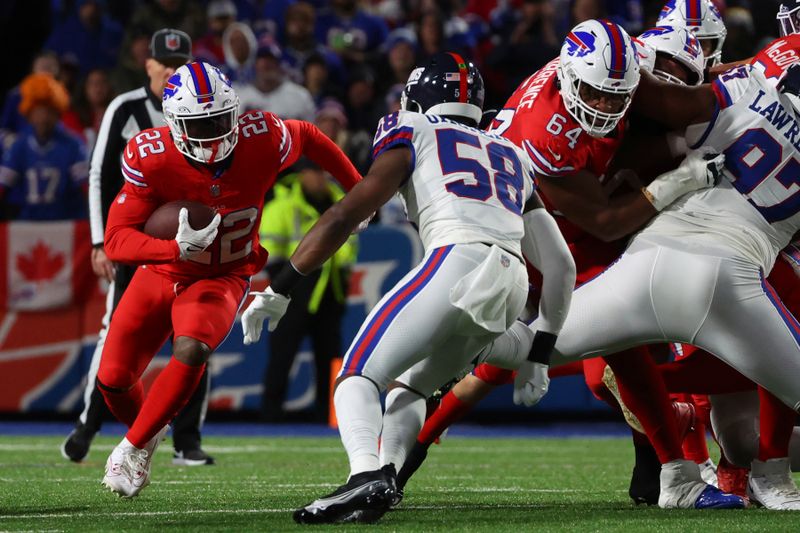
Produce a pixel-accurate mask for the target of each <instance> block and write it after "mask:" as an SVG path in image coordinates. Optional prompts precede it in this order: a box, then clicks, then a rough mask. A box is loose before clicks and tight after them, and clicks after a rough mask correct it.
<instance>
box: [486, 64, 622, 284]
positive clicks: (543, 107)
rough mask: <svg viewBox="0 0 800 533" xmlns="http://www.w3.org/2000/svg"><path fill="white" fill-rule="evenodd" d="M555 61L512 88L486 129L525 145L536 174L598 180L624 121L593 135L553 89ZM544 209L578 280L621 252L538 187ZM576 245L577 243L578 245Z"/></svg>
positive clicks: (617, 142)
mask: <svg viewBox="0 0 800 533" xmlns="http://www.w3.org/2000/svg"><path fill="white" fill-rule="evenodd" d="M558 63H559V60H558V59H554V60H552V61H550V62H549V63H548V64H547V65H545V66H544V67H542V68H541V69H540V70H538V71H537V72H535V73H534V74H533V75H532V76H530V77H529V78H528V79H526V80H525V81H524V82H522V84H521V85H520V86H519V87H518V88H517V90H516V91H514V93H513V94H512V95H511V97H510V98H509V99H508V101H507V102H506V104H505V106H504V107H503V109H502V110H501V111H500V112H499V113H498V114H497V117H495V120H494V122H493V123H492V126H491V128H490V131H491V132H492V133H496V134H499V135H502V136H503V137H506V138H507V139H510V140H511V141H513V142H514V143H515V144H517V145H518V146H521V147H522V148H524V149H525V150H526V151H527V152H528V154H530V156H531V160H532V161H533V164H534V167H535V170H536V173H537V175H539V176H547V177H552V178H559V177H565V176H569V175H572V174H575V173H576V172H579V171H581V170H586V171H588V172H591V173H592V174H594V175H595V176H597V179H598V180H601V181H602V180H603V178H604V176H605V173H606V171H607V170H608V166H609V164H610V163H611V159H612V158H613V157H614V154H615V153H616V151H617V149H618V148H619V145H620V144H621V143H622V139H623V136H624V133H625V126H624V121H620V123H619V124H618V125H617V128H616V130H615V131H614V132H612V133H611V134H610V135H608V136H606V137H602V138H598V137H592V136H591V135H589V134H588V133H586V132H585V131H584V130H583V128H581V126H580V124H578V122H577V121H576V120H575V119H574V118H572V115H570V114H569V111H567V108H566V106H565V105H564V101H563V100H562V98H561V93H560V92H559V89H558V77H557V75H556V69H557V68H558ZM539 194H540V195H541V196H542V199H543V200H544V203H545V205H546V206H547V208H548V211H550V212H551V213H553V214H554V215H555V216H556V221H557V222H558V225H559V227H560V228H561V232H562V233H563V235H564V238H565V239H566V241H567V244H569V247H570V250H571V251H572V255H573V257H574V258H575V263H576V266H577V269H578V283H579V284H580V283H583V282H585V281H586V279H588V278H590V277H593V276H594V275H595V274H597V273H599V271H601V270H602V269H603V268H605V267H606V266H607V265H608V264H609V263H610V262H611V261H613V260H614V259H616V258H617V257H618V256H619V254H620V253H621V252H622V248H621V245H620V244H618V243H605V242H603V241H601V240H599V239H597V238H595V237H593V236H592V235H590V234H588V233H587V232H585V231H583V230H582V229H580V228H579V227H578V226H576V225H575V224H573V223H572V222H570V221H569V220H567V219H566V218H564V217H563V216H558V215H559V214H558V212H554V210H553V208H552V205H551V204H550V203H549V202H548V200H547V198H546V196H545V195H544V193H543V191H542V190H541V189H539ZM579 243H580V245H578V244H579Z"/></svg>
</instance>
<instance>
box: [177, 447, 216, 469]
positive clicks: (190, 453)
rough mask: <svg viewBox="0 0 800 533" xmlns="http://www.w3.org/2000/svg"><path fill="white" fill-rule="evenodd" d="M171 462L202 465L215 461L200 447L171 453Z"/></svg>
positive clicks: (211, 463)
mask: <svg viewBox="0 0 800 533" xmlns="http://www.w3.org/2000/svg"><path fill="white" fill-rule="evenodd" d="M172 464H174V465H177V466H204V465H213V464H215V463H214V458H213V457H211V456H210V455H208V454H207V453H206V452H204V451H203V449H202V448H193V449H191V450H182V451H176V452H175V453H173V454H172Z"/></svg>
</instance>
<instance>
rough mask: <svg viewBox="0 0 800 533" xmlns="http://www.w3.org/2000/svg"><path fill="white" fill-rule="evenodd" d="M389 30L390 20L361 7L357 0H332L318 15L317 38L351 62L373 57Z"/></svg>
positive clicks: (359, 61) (361, 61) (360, 61)
mask: <svg viewBox="0 0 800 533" xmlns="http://www.w3.org/2000/svg"><path fill="white" fill-rule="evenodd" d="M388 33H389V28H388V27H387V26H386V22H385V21H384V20H383V19H382V18H380V17H376V16H374V15H370V14H369V13H367V12H366V11H364V10H362V9H359V8H358V2H357V0H331V5H330V7H329V8H327V9H325V10H322V11H320V13H319V16H317V28H316V35H317V41H318V42H321V43H325V44H326V45H328V46H329V47H330V48H331V49H332V50H333V51H334V52H336V53H337V54H339V56H341V57H342V59H344V60H345V61H346V62H349V63H363V62H364V61H367V60H369V59H371V58H373V56H374V55H375V54H376V53H377V52H378V51H379V48H380V46H381V45H382V44H383V42H384V41H385V40H386V35H387V34H388Z"/></svg>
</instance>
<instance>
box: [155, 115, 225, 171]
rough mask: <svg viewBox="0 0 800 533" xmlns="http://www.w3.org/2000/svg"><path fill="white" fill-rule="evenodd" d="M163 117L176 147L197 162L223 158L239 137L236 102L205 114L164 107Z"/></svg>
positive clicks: (207, 162) (214, 160)
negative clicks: (186, 112) (183, 112)
mask: <svg viewBox="0 0 800 533" xmlns="http://www.w3.org/2000/svg"><path fill="white" fill-rule="evenodd" d="M168 115H169V116H168ZM165 118H167V124H169V128H170V131H171V132H172V137H173V140H174V142H175V146H176V147H177V148H178V150H180V152H181V153H183V154H184V155H185V156H186V157H189V158H191V159H194V160H195V161H198V162H200V163H205V164H212V163H215V162H217V161H222V160H223V159H225V158H226V157H228V156H229V155H230V154H231V152H232V151H233V149H234V147H235V146H236V143H237V142H238V140H239V106H238V105H235V106H233V107H230V108H227V109H223V110H221V111H217V112H216V113H210V114H207V115H206V114H204V115H180V116H175V115H173V114H172V113H170V112H169V111H165Z"/></svg>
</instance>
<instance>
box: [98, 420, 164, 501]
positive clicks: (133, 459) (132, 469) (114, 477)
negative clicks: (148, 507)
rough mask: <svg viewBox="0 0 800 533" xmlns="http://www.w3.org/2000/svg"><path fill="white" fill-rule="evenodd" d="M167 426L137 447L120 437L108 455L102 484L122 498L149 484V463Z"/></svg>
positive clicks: (132, 494)
mask: <svg viewBox="0 0 800 533" xmlns="http://www.w3.org/2000/svg"><path fill="white" fill-rule="evenodd" d="M168 429H169V426H164V428H163V429H161V431H159V432H158V433H156V435H155V436H154V437H153V438H152V439H150V440H149V441H148V442H147V444H145V447H144V448H142V449H139V448H137V447H135V446H134V445H133V444H131V443H130V442H129V441H128V439H122V442H121V443H119V444H118V445H117V446H116V447H115V448H114V449H113V450H112V451H111V455H109V456H108V460H107V461H106V473H105V476H104V477H103V485H105V486H106V487H108V488H109V489H111V490H112V491H113V492H116V493H117V494H119V495H120V496H121V497H123V498H133V497H134V496H137V495H138V494H139V493H140V492H141V491H142V489H144V488H145V487H146V486H147V485H149V484H150V464H151V462H152V460H153V454H154V453H155V451H156V449H157V448H158V445H159V444H160V443H161V441H162V440H164V435H166V433H167V430H168Z"/></svg>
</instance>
